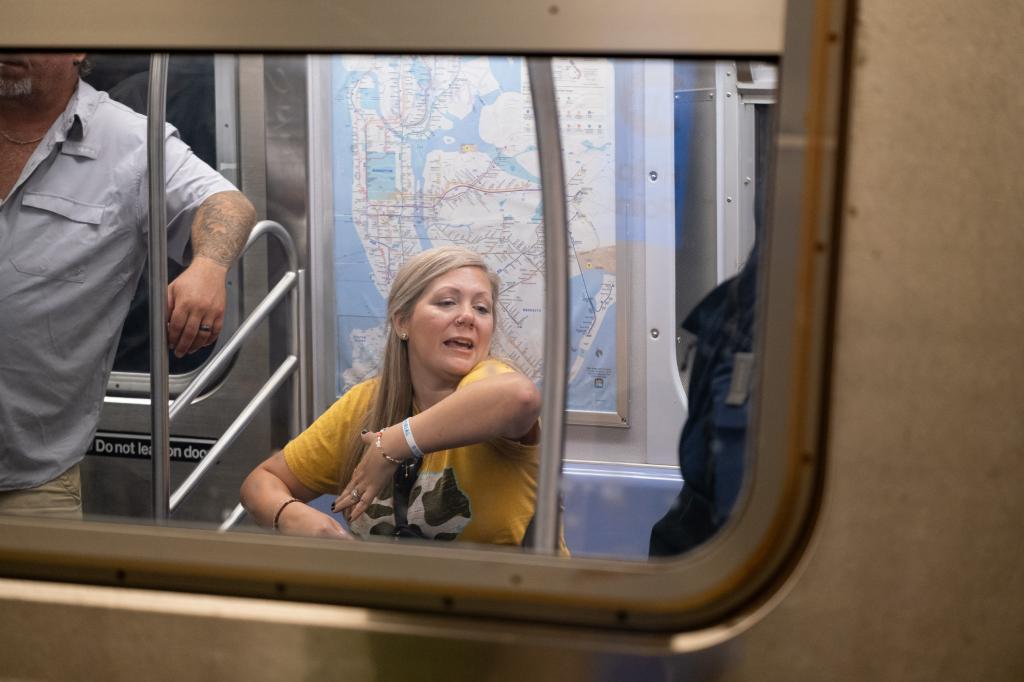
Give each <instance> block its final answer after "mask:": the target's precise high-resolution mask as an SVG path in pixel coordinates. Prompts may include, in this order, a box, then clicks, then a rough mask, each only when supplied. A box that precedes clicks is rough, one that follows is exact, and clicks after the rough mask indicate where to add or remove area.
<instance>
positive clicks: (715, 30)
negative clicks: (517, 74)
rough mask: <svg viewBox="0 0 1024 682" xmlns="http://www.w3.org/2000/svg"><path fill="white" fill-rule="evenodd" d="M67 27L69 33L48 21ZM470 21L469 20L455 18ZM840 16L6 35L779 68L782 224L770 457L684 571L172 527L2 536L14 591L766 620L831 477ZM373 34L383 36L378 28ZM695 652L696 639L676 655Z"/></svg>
mask: <svg viewBox="0 0 1024 682" xmlns="http://www.w3.org/2000/svg"><path fill="white" fill-rule="evenodd" d="M54 16H60V17H62V20H61V21H54V20H53V17H54ZM455 18H457V19H458V20H457V21H455V20H454V19H455ZM848 24H849V22H848V18H847V12H846V3H845V2H841V1H837V2H829V1H827V0H825V1H821V2H815V3H811V2H796V1H793V2H789V3H785V4H784V3H783V2H782V0H774V1H770V2H764V1H762V0H744V1H741V0H723V1H722V2H717V3H701V2H679V0H675V1H671V0H666V1H653V0H652V1H649V0H639V1H637V2H631V3H619V4H616V5H614V6H605V5H604V4H601V6H600V7H599V8H598V7H597V6H595V4H594V3H593V2H592V0H569V1H565V2H562V1H560V2H557V3H553V2H551V1H550V0H545V2H535V1H532V0H530V1H524V2H520V3H488V2H465V1H464V0H453V1H452V2H449V3H447V4H446V5H445V14H444V16H438V14H437V6H436V5H434V4H430V3H420V2H416V1H415V0H395V1H394V2H388V3H378V2H374V1H372V0H360V1H358V2H337V3H310V4H308V5H305V4H298V5H296V4H294V3H291V2H283V1H274V0H247V1H246V2H239V1H238V0H225V1H223V2H217V3H210V2H206V1H204V0H182V1H179V2H175V3H166V2H162V1H158V0H130V1H129V0H108V1H106V2H102V3H91V4H88V5H82V4H81V3H76V2H71V1H70V0H52V1H51V2H47V3H30V4H26V5H25V6H24V7H21V8H20V12H19V18H18V20H17V21H11V22H5V23H4V24H3V25H0V41H3V43H4V44H5V45H7V46H9V48H10V49H15V48H17V49H34V48H54V47H57V46H67V47H68V48H71V47H72V46H73V47H74V48H76V49H86V50H87V49H90V48H92V49H99V48H103V49H147V50H158V51H165V50H176V49H203V50H208V49H211V48H212V49H216V50H218V51H236V50H237V51H243V52H245V51H250V52H259V51H268V52H274V51H287V52H309V51H324V52H359V51H371V52H389V53H395V52H444V53H467V54H468V53H474V54H479V53H515V54H526V55H537V54H540V55H544V54H583V55H603V56H659V57H679V58H709V59H714V58H733V59H736V58H744V57H750V58H757V59H768V60H774V59H777V58H782V59H781V90H780V99H779V110H778V121H779V123H778V138H777V148H776V149H777V151H776V162H775V173H774V178H775V180H774V187H773V191H772V195H771V196H772V200H771V202H770V203H771V205H772V210H771V214H772V216H773V218H772V225H771V228H770V234H769V238H768V241H767V243H766V246H767V248H766V250H765V252H764V254H763V255H764V267H763V272H762V279H761V287H760V289H759V291H760V292H764V296H763V298H764V299H765V300H766V303H765V304H764V305H762V315H761V317H760V318H759V324H758V328H759V338H758V343H759V345H758V352H759V354H760V364H759V368H760V369H759V372H760V373H759V377H758V385H759V387H760V393H759V398H760V399H759V400H758V402H757V406H758V408H757V409H756V413H755V415H754V432H753V433H754V438H752V440H753V442H754V448H755V450H756V457H752V458H750V459H749V465H750V466H749V467H748V471H749V475H748V476H747V484H746V486H745V491H744V493H743V495H742V496H741V500H740V503H739V504H738V508H737V511H736V512H735V513H734V518H733V519H732V520H731V521H730V523H729V524H728V525H727V526H726V528H725V529H724V530H723V532H721V533H720V534H719V535H717V536H716V537H715V538H714V539H713V540H712V541H710V542H708V543H707V544H706V545H704V546H702V547H700V548H699V549H698V550H696V551H693V552H691V553H689V554H686V555H684V556H682V557H681V558H679V559H674V560H669V561H658V562H652V563H649V564H634V563H626V562H616V561H602V560H591V559H570V560H565V559H559V558H555V557H547V556H536V555H530V554H527V553H523V552H517V551H513V552H502V551H496V550H486V551H484V550H474V549H467V548H461V547H451V546H446V547H444V548H443V549H440V550H439V549H436V548H432V547H421V546H406V545H402V546H400V547H399V546H396V545H383V544H377V543H348V544H346V545H345V546H340V547H339V546H337V545H333V544H327V543H323V542H317V541H307V540H303V539H297V538H278V537H269V536H265V535H256V534H243V533H238V534H227V535H222V534H215V533H212V532H207V531H198V530H189V529H181V528H169V527H159V528H151V527H141V526H119V525H113V524H101V523H87V524H61V523H57V522H52V523H47V522H43V521H37V520H14V519H4V520H3V521H0V574H3V575H6V576H16V577H28V578H47V579H60V580H67V581H72V582H86V583H95V584H113V585H124V586H135V587H150V588H158V589H159V588H168V589H184V590H188V591H201V592H211V593H219V594H242V595H255V596H271V597H281V596H284V597H288V598H292V599H298V600H308V601H314V602H322V603H340V604H351V605H358V606H367V607H376V608H390V609H399V610H416V611H420V612H426V613H428V614H452V613H454V614H460V615H478V616H486V617H497V618H513V619H523V620H526V621H530V622H535V623H536V622H540V623H552V624H573V625H582V626H588V627H594V626H597V627H599V628H601V629H604V630H606V631H607V630H612V631H617V632H619V633H620V634H637V635H641V636H644V635H642V633H648V636H649V635H650V633H660V634H658V635H657V636H659V637H664V636H668V635H670V634H671V633H678V632H682V631H688V630H695V629H698V628H707V627H710V626H713V625H716V624H721V623H723V622H725V621H726V620H727V619H729V620H730V621H731V622H732V623H733V624H735V623H736V622H737V621H739V620H742V618H741V616H742V615H744V614H750V613H754V612H756V611H757V607H758V605H761V604H764V603H766V601H767V600H768V599H769V598H770V596H771V594H773V593H774V592H775V591H776V590H777V589H778V588H779V586H780V585H781V584H782V583H783V582H784V581H785V580H786V579H787V577H788V576H789V575H791V573H792V570H793V568H794V566H795V565H796V564H797V563H798V561H799V559H800V557H801V556H802V553H803V549H804V547H805V546H806V543H807V541H808V539H809V536H810V533H811V530H812V529H813V525H814V524H813V522H814V517H815V515H816V512H817V509H818V505H819V502H820V498H821V495H822V480H823V472H824V466H825V461H824V453H823V443H824V442H825V440H824V429H825V426H824V424H825V420H824V418H825V411H826V410H825V407H823V399H824V396H825V395H826V391H825V382H826V378H827V354H826V349H827V348H828V343H827V340H828V332H829V327H830V323H829V320H830V314H831V313H830V302H831V296H832V293H831V289H832V286H831V282H832V277H833V275H832V273H833V269H834V255H835V235H834V224H835V222H836V221H835V220H834V212H835V208H834V207H835V206H836V205H837V186H838V185H837V176H838V171H837V169H838V167H839V166H838V160H839V155H840V151H841V147H840V144H839V143H840V119H841V116H840V113H841V111H842V109H843V101H842V96H843V93H844V82H845V73H846V66H845V64H846V61H847V60H846V49H845V45H846V44H847V40H848V35H847V31H848ZM367 27H375V28H376V29H378V30H367ZM671 641H672V642H674V643H672V646H673V647H676V648H685V647H686V646H687V645H686V644H685V642H684V640H671Z"/></svg>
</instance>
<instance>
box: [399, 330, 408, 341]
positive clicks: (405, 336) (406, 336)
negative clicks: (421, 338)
mask: <svg viewBox="0 0 1024 682" xmlns="http://www.w3.org/2000/svg"><path fill="white" fill-rule="evenodd" d="M398 338H400V339H402V341H408V340H409V335H408V334H407V333H406V332H402V333H401V334H399V335H398Z"/></svg>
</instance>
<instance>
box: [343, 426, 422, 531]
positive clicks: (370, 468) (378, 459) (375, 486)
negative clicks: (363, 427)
mask: <svg viewBox="0 0 1024 682" xmlns="http://www.w3.org/2000/svg"><path fill="white" fill-rule="evenodd" d="M391 431H394V429H393V428H392V429H385V431H384V435H383V436H382V437H381V445H382V447H377V434H376V433H374V432H372V431H367V432H366V433H364V434H363V435H362V440H363V443H365V444H367V445H369V446H370V447H369V449H367V450H366V454H365V455H363V459H362V460H361V461H360V462H359V465H358V466H356V470H355V471H354V472H352V480H351V481H349V482H348V485H347V486H345V489H344V490H342V491H341V494H340V495H338V497H337V499H335V500H334V504H333V505H332V507H331V508H332V509H333V510H334V512H335V513H338V512H345V518H347V519H348V520H349V521H353V520H355V519H357V518H359V517H360V516H361V515H362V513H363V512H365V511H366V510H367V509H368V508H369V507H370V505H371V504H372V503H373V500H374V499H375V498H376V497H377V495H379V494H380V493H381V492H382V491H383V490H384V489H385V488H387V486H388V484H389V483H390V482H391V480H392V479H393V478H394V476H395V470H396V469H397V468H398V465H397V464H394V463H392V462H389V461H388V460H386V459H384V457H382V456H381V453H382V452H387V453H390V452H391V451H390V450H388V443H389V442H390V441H391V440H392V439H391V438H388V436H391V435H393V434H392V433H390V432H391ZM398 437H399V438H400V439H401V438H402V435H401V434H400V433H399V434H398ZM403 442H404V441H403ZM346 510H348V511H346Z"/></svg>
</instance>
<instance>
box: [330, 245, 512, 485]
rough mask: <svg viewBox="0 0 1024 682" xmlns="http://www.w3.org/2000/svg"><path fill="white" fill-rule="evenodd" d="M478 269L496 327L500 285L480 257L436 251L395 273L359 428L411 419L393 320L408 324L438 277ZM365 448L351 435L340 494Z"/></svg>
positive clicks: (403, 347)
mask: <svg viewBox="0 0 1024 682" xmlns="http://www.w3.org/2000/svg"><path fill="white" fill-rule="evenodd" d="M466 267H471V268H480V269H481V270H483V271H484V274H485V275H486V276H487V279H488V281H490V283H491V301H492V305H491V319H492V320H494V326H495V328H497V324H498V310H497V308H498V287H499V284H500V280H499V279H498V275H497V274H495V273H494V272H493V271H492V270H491V269H490V268H489V267H488V266H487V263H486V262H485V261H484V259H483V258H482V257H481V256H480V254H478V253H476V252H475V251H470V250H469V249H467V248H465V247H462V246H439V247H437V248H434V249H428V250H427V251H423V252H421V253H418V254H416V255H415V256H413V257H412V258H410V259H409V260H407V261H406V262H405V263H404V264H403V265H402V267H401V268H399V270H398V274H396V275H395V279H394V281H393V282H392V283H391V291H390V292H389V293H388V309H387V322H386V323H385V326H384V338H385V341H384V358H383V360H382V361H381V365H380V372H379V373H378V374H377V387H376V390H375V392H374V397H373V401H372V403H371V407H370V411H369V412H368V413H367V414H366V416H365V418H364V421H363V424H362V428H363V429H366V430H367V431H378V430H380V429H383V428H384V427H387V426H391V425H392V424H397V423H398V422H400V421H402V420H403V419H405V418H406V417H410V416H412V399H413V395H412V376H411V374H410V371H409V346H408V342H406V341H403V340H402V339H400V338H399V337H398V334H397V333H396V332H395V330H394V323H395V321H396V320H403V321H404V320H408V319H409V318H410V317H411V316H412V312H413V309H414V308H415V307H416V303H418V302H419V300H420V298H421V297H422V296H423V294H424V292H426V290H427V288H428V287H429V286H430V283H431V282H433V281H434V280H435V279H437V278H438V277H440V276H441V275H443V274H445V273H448V272H451V271H452V270H458V269H459V268H466ZM366 449H367V446H366V445H364V444H363V442H362V439H361V438H360V434H359V433H358V432H355V433H353V437H352V440H351V441H350V445H349V452H351V453H353V454H354V456H353V457H349V458H348V459H347V460H346V464H345V465H344V467H343V469H342V471H341V476H340V479H341V484H340V487H339V490H343V489H344V488H345V486H346V485H348V482H349V481H350V480H351V479H352V473H353V472H354V471H355V469H356V466H358V465H359V462H360V461H362V459H363V455H364V454H365V453H366Z"/></svg>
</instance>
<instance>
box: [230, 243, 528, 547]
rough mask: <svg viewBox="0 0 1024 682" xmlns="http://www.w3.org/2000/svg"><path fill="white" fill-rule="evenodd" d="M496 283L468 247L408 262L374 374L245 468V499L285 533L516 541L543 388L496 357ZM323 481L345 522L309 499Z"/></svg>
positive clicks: (396, 286) (392, 299)
mask: <svg viewBox="0 0 1024 682" xmlns="http://www.w3.org/2000/svg"><path fill="white" fill-rule="evenodd" d="M497 295H498V278H497V276H496V275H495V274H494V273H492V272H491V271H490V270H489V269H488V267H487V265H486V264H485V263H484V261H483V259H482V258H480V256H479V255H478V254H476V253H474V252H472V251H469V250H467V249H464V248H461V247H452V246H449V247H441V248H436V249H431V250H429V251H425V252H423V253H421V254H418V255H417V256H415V257H413V258H411V259H410V260H409V261H407V262H406V263H405V265H404V266H402V268H401V269H400V270H399V272H398V275H397V276H396V277H395V280H394V282H393V284H392V286H391V292H390V295H389V297H388V311H387V313H388V325H387V328H386V334H387V341H386V343H385V348H384V359H383V363H382V365H381V371H380V374H379V375H378V376H377V377H375V378H373V379H370V380H368V381H365V382H363V383H361V384H359V385H357V386H354V387H353V388H352V389H351V390H349V391H348V392H347V393H345V395H343V396H342V397H341V398H340V399H339V400H338V401H337V402H336V403H334V405H333V406H331V407H330V408H329V409H328V410H327V411H326V412H325V413H324V414H323V415H322V416H321V417H320V418H319V419H317V420H316V422H314V423H313V425H312V426H310V428H309V429H307V430H306V431H305V432H304V433H302V434H301V435H300V436H299V437H298V438H296V439H295V440H293V441H292V442H290V443H289V444H288V445H286V446H285V448H284V450H282V451H280V452H277V453H275V454H274V455H273V456H271V457H270V458H269V459H268V460H266V461H265V462H263V463H262V464H260V465H259V466H258V467H257V468H256V469H255V470H254V471H253V472H252V473H251V474H249V476H248V478H247V479H246V480H245V482H244V483H243V485H242V491H241V492H242V503H243V504H244V505H245V508H246V509H247V510H248V512H249V513H250V514H252V515H253V516H254V517H255V519H256V521H257V522H258V523H259V524H260V525H262V526H265V527H271V528H274V529H276V530H278V531H279V532H282V533H287V534H293V535H309V536H321V537H335V538H348V537H351V536H350V534H349V533H351V534H352V535H356V536H359V537H367V536H369V535H387V536H396V535H397V536H401V535H411V536H418V537H424V538H429V539H435V540H460V541H466V542H480V543H493V544H504V545H519V544H521V543H522V542H523V538H524V535H525V534H526V531H527V528H528V526H529V524H530V521H531V520H532V518H533V513H534V501H535V495H536V476H537V458H538V447H537V443H538V441H539V438H540V425H539V423H538V419H537V418H538V415H539V412H540V394H539V393H538V391H537V388H536V386H534V384H533V382H532V381H531V380H530V379H529V378H528V377H526V376H525V375H523V374H521V373H520V372H517V371H516V370H514V369H512V368H511V367H509V366H508V365H506V364H504V363H502V362H500V361H499V360H496V359H494V358H492V357H491V356H490V348H491V337H492V334H493V333H494V327H495V313H496V310H495V304H496V299H497ZM325 493H330V494H334V495H337V498H336V499H335V502H334V510H335V512H341V513H343V514H344V515H345V517H346V518H347V520H348V525H349V532H346V531H345V530H344V528H343V527H342V525H341V524H339V523H338V521H337V520H336V519H334V518H333V517H332V516H330V515H328V514H324V513H322V512H320V511H318V510H316V509H314V508H313V507H311V506H309V505H307V504H306V502H308V501H310V500H312V499H313V498H315V497H317V496H319V495H322V494H325Z"/></svg>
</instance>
